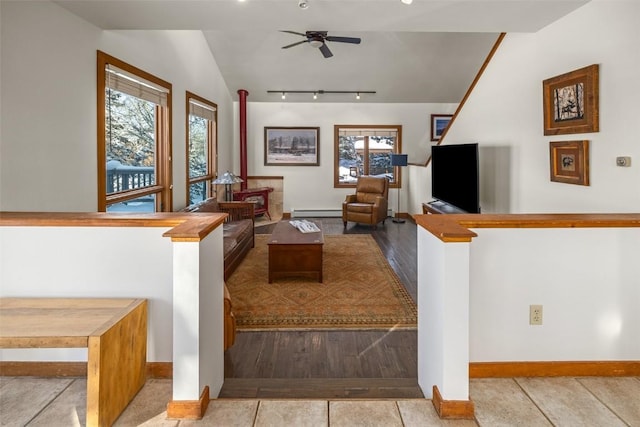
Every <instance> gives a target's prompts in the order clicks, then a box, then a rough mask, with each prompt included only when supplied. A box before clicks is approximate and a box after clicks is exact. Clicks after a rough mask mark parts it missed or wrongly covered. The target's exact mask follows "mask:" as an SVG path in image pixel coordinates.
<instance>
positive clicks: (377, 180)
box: [342, 175, 389, 229]
mask: <svg viewBox="0 0 640 427" xmlns="http://www.w3.org/2000/svg"><path fill="white" fill-rule="evenodd" d="M388 195H389V180H388V179H387V178H381V177H376V176H368V175H361V176H359V177H358V182H357V184H356V194H349V195H347V198H346V199H345V201H344V202H342V222H343V223H344V226H345V228H346V227H347V221H352V222H358V223H361V224H369V225H373V228H374V229H376V228H377V225H378V223H379V222H380V221H382V224H384V220H385V219H387V198H388Z"/></svg>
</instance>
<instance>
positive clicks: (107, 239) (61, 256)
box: [0, 226, 222, 362]
mask: <svg viewBox="0 0 640 427" xmlns="http://www.w3.org/2000/svg"><path fill="white" fill-rule="evenodd" d="M168 230H169V229H167V228H161V227H160V228H159V227H127V228H121V227H33V226H29V227H10V226H7V227H0V237H1V238H0V254H1V256H0V296H2V297H29V296H37V297H42V298H47V297H52V298H53V297H56V298H83V297H86V298H94V297H95V298H146V299H148V304H149V305H148V310H149V323H148V331H147V360H148V361H150V362H167V361H172V360H173V359H172V351H173V348H172V334H171V331H172V330H173V323H172V312H173V281H172V263H171V260H172V256H173V254H172V244H171V239H169V238H167V237H162V234H163V233H164V232H166V231H168ZM220 240H222V239H220ZM34 242H37V244H34ZM96 242H100V244H99V245H97V244H96ZM142 255H144V256H142ZM65 356H66V357H65ZM0 359H2V360H86V349H70V350H58V349H56V350H41V349H29V350H24V349H19V350H18V349H3V350H0Z"/></svg>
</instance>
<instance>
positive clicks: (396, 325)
mask: <svg viewBox="0 0 640 427" xmlns="http://www.w3.org/2000/svg"><path fill="white" fill-rule="evenodd" d="M268 238H269V235H256V245H260V244H263V245H265V246H266V241H267V239H268ZM334 238H335V239H336V240H337V239H366V240H367V242H366V243H367V244H368V245H370V246H371V249H372V250H375V252H376V254H374V255H373V256H375V257H377V258H378V259H379V260H380V261H382V262H381V263H378V266H379V267H380V268H381V269H382V270H384V273H385V275H386V276H387V277H388V278H389V280H390V282H389V286H391V288H392V291H393V293H394V295H395V297H396V299H397V302H398V304H399V306H400V307H403V309H402V310H401V313H400V315H399V316H396V315H395V313H394V315H393V316H389V315H384V314H383V315H381V316H378V317H376V318H375V319H372V318H371V317H369V318H366V319H361V318H356V317H357V316H349V315H347V316H343V317H341V318H340V317H334V318H332V319H327V318H326V317H324V316H322V317H318V316H311V317H307V318H305V319H300V318H292V317H287V316H285V317H284V318H282V317H280V318H278V319H276V317H277V316H272V317H270V316H264V317H263V318H261V319H255V318H254V319H251V320H250V321H248V322H243V319H242V316H241V315H238V313H236V327H237V329H238V331H247V332H256V331H336V330H340V331H365V330H369V331H391V330H416V329H417V306H416V303H415V302H414V301H413V298H411V296H410V295H409V293H408V292H407V290H406V288H405V287H404V285H403V284H402V282H401V281H400V278H399V277H398V275H397V274H396V272H395V271H394V270H393V268H392V267H391V265H390V264H389V262H388V260H387V259H386V257H385V256H384V253H383V252H382V250H381V249H380V247H379V246H378V244H377V242H376V241H375V239H374V238H373V237H372V236H371V235H369V234H349V235H325V242H327V240H332V239H334ZM325 262H326V261H325ZM240 267H242V265H241V266H240ZM232 280H233V276H232V277H231V278H230V279H229V280H228V282H230V281H232ZM265 283H266V278H265ZM230 290H231V287H230ZM232 301H233V292H232ZM390 317H393V318H390Z"/></svg>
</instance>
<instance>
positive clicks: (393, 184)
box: [333, 125, 402, 188]
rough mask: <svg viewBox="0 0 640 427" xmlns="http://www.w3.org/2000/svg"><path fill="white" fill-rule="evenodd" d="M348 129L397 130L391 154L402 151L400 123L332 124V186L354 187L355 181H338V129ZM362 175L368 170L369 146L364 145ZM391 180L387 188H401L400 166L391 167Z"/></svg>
mask: <svg viewBox="0 0 640 427" xmlns="http://www.w3.org/2000/svg"><path fill="white" fill-rule="evenodd" d="M344 129H348V130H358V129H363V130H365V129H366V130H371V129H380V130H385V129H387V130H395V131H396V132H397V136H396V143H395V144H394V147H393V150H392V151H391V154H401V153H402V125H334V126H333V153H334V162H333V187H334V188H355V187H356V183H355V182H352V183H341V182H340V131H341V130H344ZM364 153H365V154H364V169H365V172H364V175H367V174H368V172H369V146H368V145H367V144H365V146H364ZM393 177H394V180H393V181H389V188H402V168H401V167H400V166H394V167H393Z"/></svg>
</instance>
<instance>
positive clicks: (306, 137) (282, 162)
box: [264, 127, 320, 166]
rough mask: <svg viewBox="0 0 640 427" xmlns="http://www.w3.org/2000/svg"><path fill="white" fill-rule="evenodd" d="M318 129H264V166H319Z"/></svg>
mask: <svg viewBox="0 0 640 427" xmlns="http://www.w3.org/2000/svg"><path fill="white" fill-rule="evenodd" d="M319 141H320V128H319V127H265V128H264V164H265V166H318V165H320V157H319V156H320V145H319Z"/></svg>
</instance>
